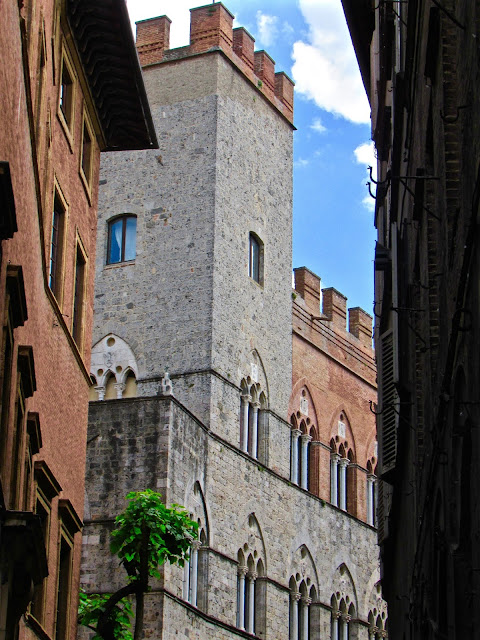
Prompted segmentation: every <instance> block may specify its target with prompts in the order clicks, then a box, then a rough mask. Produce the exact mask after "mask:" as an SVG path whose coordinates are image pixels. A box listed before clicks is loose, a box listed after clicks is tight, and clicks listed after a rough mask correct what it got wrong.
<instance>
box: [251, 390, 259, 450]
mask: <svg viewBox="0 0 480 640" xmlns="http://www.w3.org/2000/svg"><path fill="white" fill-rule="evenodd" d="M259 409H260V403H259V402H253V403H252V451H251V456H252V458H257V457H258V411H259Z"/></svg>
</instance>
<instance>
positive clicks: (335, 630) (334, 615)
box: [332, 470, 340, 640]
mask: <svg viewBox="0 0 480 640" xmlns="http://www.w3.org/2000/svg"><path fill="white" fill-rule="evenodd" d="M335 471H336V470H335ZM339 618H340V612H339V611H332V640H339V638H338V621H339Z"/></svg>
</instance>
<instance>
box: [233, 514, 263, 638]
mask: <svg viewBox="0 0 480 640" xmlns="http://www.w3.org/2000/svg"><path fill="white" fill-rule="evenodd" d="M243 531H244V540H245V542H244V544H243V545H242V546H241V547H240V549H239V550H238V554H237V558H238V570H237V573H238V577H237V627H238V628H240V629H243V630H246V631H247V632H248V633H252V634H255V635H260V636H264V635H265V632H266V586H267V585H266V576H267V562H266V554H265V542H264V539H263V534H262V531H261V528H260V525H259V523H258V520H257V518H256V516H255V514H254V513H253V512H252V513H250V514H249V515H248V517H247V520H246V523H245V524H244V527H243Z"/></svg>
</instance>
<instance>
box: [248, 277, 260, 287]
mask: <svg viewBox="0 0 480 640" xmlns="http://www.w3.org/2000/svg"><path fill="white" fill-rule="evenodd" d="M248 277H249V279H250V282H253V284H254V285H255V286H257V287H258V288H259V289H260V290H261V291H263V290H264V285H263V282H262V283H260V282H257V281H256V280H254V279H253V278H252V276H248Z"/></svg>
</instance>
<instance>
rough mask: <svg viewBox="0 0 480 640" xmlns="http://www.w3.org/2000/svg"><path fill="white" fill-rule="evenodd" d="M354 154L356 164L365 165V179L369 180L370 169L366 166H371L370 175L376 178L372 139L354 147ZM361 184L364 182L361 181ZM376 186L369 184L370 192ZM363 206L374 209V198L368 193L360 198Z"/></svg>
mask: <svg viewBox="0 0 480 640" xmlns="http://www.w3.org/2000/svg"><path fill="white" fill-rule="evenodd" d="M353 153H354V155H355V160H356V161H357V162H358V164H363V165H365V171H366V172H367V176H366V177H367V180H368V181H369V182H370V181H371V180H370V171H369V170H368V167H372V176H373V179H374V180H376V179H377V159H376V157H375V146H374V144H373V142H372V141H370V142H364V143H363V144H361V145H359V146H358V147H357V148H356V149H354V150H353ZM362 184H365V183H364V182H363V181H362ZM375 189H376V186H375V185H374V184H372V185H371V190H372V193H375ZM362 204H363V206H364V207H365V208H366V209H368V210H369V211H374V209H375V200H374V199H373V198H372V196H371V195H370V194H367V195H366V196H365V197H364V198H363V200H362Z"/></svg>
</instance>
